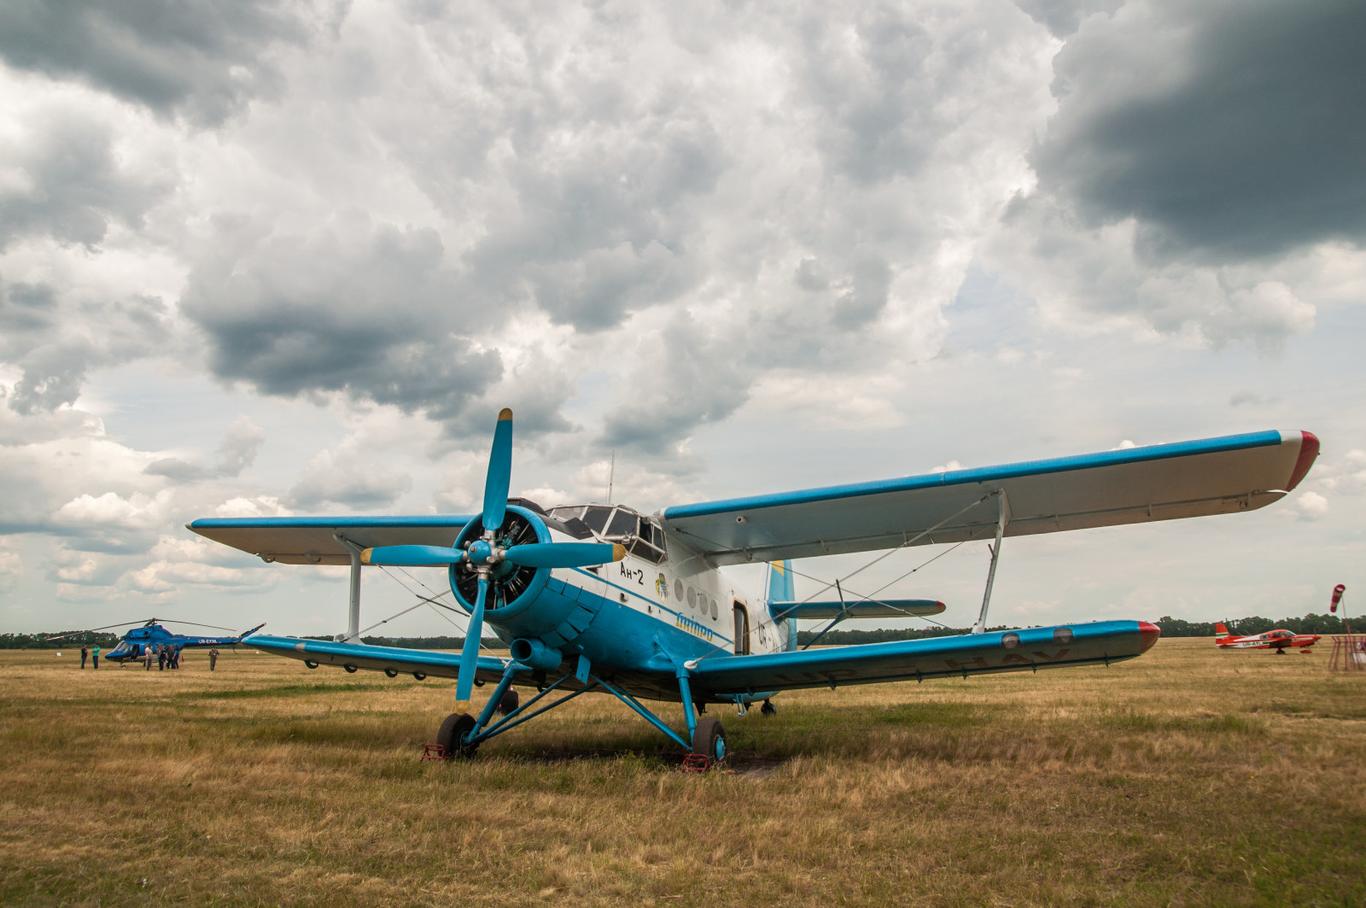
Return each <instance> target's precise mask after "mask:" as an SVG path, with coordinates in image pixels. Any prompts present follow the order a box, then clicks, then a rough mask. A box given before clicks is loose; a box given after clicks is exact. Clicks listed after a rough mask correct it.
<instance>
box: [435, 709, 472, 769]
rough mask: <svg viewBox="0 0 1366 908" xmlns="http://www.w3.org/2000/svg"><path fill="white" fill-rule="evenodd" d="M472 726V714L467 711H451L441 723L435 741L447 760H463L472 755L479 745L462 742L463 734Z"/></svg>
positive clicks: (467, 732)
mask: <svg viewBox="0 0 1366 908" xmlns="http://www.w3.org/2000/svg"><path fill="white" fill-rule="evenodd" d="M472 728H474V716H471V715H470V714H469V713H451V714H450V715H449V716H447V717H446V721H444V722H442V723H441V729H440V730H439V731H437V733H436V743H437V744H440V745H441V746H442V748H443V749H444V750H445V752H446V759H447V760H465V759H468V758H470V757H472V756H474V752H475V751H476V750H478V749H479V745H478V744H466V743H464V739H465V735H467V734H469V732H470V729H472Z"/></svg>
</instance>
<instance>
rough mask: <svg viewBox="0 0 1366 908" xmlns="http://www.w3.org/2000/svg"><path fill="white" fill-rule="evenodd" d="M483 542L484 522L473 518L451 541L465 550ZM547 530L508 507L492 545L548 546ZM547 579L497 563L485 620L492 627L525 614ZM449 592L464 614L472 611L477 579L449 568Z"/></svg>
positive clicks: (459, 567) (461, 568)
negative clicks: (539, 543)
mask: <svg viewBox="0 0 1366 908" xmlns="http://www.w3.org/2000/svg"><path fill="white" fill-rule="evenodd" d="M483 538H484V522H483V521H482V520H481V519H480V518H478V517H475V518H474V519H473V520H471V521H470V522H469V523H467V524H465V526H464V528H463V529H462V530H461V531H460V535H459V536H457V537H456V539H455V548H457V549H465V550H467V549H469V547H470V546H471V545H473V544H474V543H475V542H476V541H478V540H481V539H483ZM551 541H552V540H551V536H550V530H549V528H547V527H546V525H545V521H543V520H542V519H541V518H540V517H539V516H537V515H536V513H535V512H533V511H529V510H527V509H526V508H522V507H517V506H515V505H510V506H509V507H508V509H507V516H506V517H504V518H503V525H502V527H500V528H499V529H498V532H497V533H495V534H494V543H495V544H496V545H497V546H500V547H503V548H507V547H510V546H514V545H524V544H526V543H531V542H551ZM549 579H550V571H549V569H547V568H534V567H523V566H520V565H515V564H509V563H508V562H506V561H503V562H500V563H499V564H497V565H495V566H494V568H493V575H492V578H491V580H492V586H491V589H490V590H489V599H488V603H487V604H486V606H485V607H486V608H487V609H488V620H489V621H492V622H494V623H495V624H497V623H500V617H501V618H502V619H504V620H506V619H507V618H511V617H513V616H514V615H519V614H521V613H523V612H525V611H526V610H527V608H529V607H530V606H531V604H532V603H534V602H535V600H536V597H537V596H538V595H539V594H540V592H541V591H542V590H543V589H545V585H546V581H548V580H549ZM450 583H451V592H452V593H454V594H455V598H456V601H457V602H459V603H460V607H461V608H463V609H464V610H465V611H466V612H472V611H474V599H475V596H476V594H477V591H478V577H477V575H476V574H475V572H474V571H473V570H471V569H470V568H469V566H468V565H465V564H453V565H451V567H450Z"/></svg>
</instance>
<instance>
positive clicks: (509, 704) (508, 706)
mask: <svg viewBox="0 0 1366 908" xmlns="http://www.w3.org/2000/svg"><path fill="white" fill-rule="evenodd" d="M521 702H522V698H521V697H519V696H517V691H515V690H509V691H508V692H507V693H505V694H503V699H501V700H499V701H498V714H499V715H502V716H506V715H507V714H508V713H510V712H512V711H513V710H514V709H516V708H517V707H518V706H519V705H520V704H521Z"/></svg>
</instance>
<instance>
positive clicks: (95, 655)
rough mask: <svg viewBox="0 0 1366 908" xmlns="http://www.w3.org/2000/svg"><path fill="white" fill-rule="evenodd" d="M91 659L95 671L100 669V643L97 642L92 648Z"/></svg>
mask: <svg viewBox="0 0 1366 908" xmlns="http://www.w3.org/2000/svg"><path fill="white" fill-rule="evenodd" d="M90 661H91V664H92V665H93V666H94V670H95V671H99V670H100V645H99V644H98V643H96V644H95V645H94V646H92V647H91V648H90Z"/></svg>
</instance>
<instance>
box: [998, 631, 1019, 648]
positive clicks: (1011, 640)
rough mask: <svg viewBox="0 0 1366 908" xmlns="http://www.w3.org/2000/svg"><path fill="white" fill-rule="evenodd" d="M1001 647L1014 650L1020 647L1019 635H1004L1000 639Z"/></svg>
mask: <svg viewBox="0 0 1366 908" xmlns="http://www.w3.org/2000/svg"><path fill="white" fill-rule="evenodd" d="M1001 645H1002V646H1004V647H1005V648H1006V649H1014V648H1015V647H1017V646H1019V645H1020V635H1019V634H1006V635H1005V636H1004V637H1002V638H1001Z"/></svg>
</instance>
